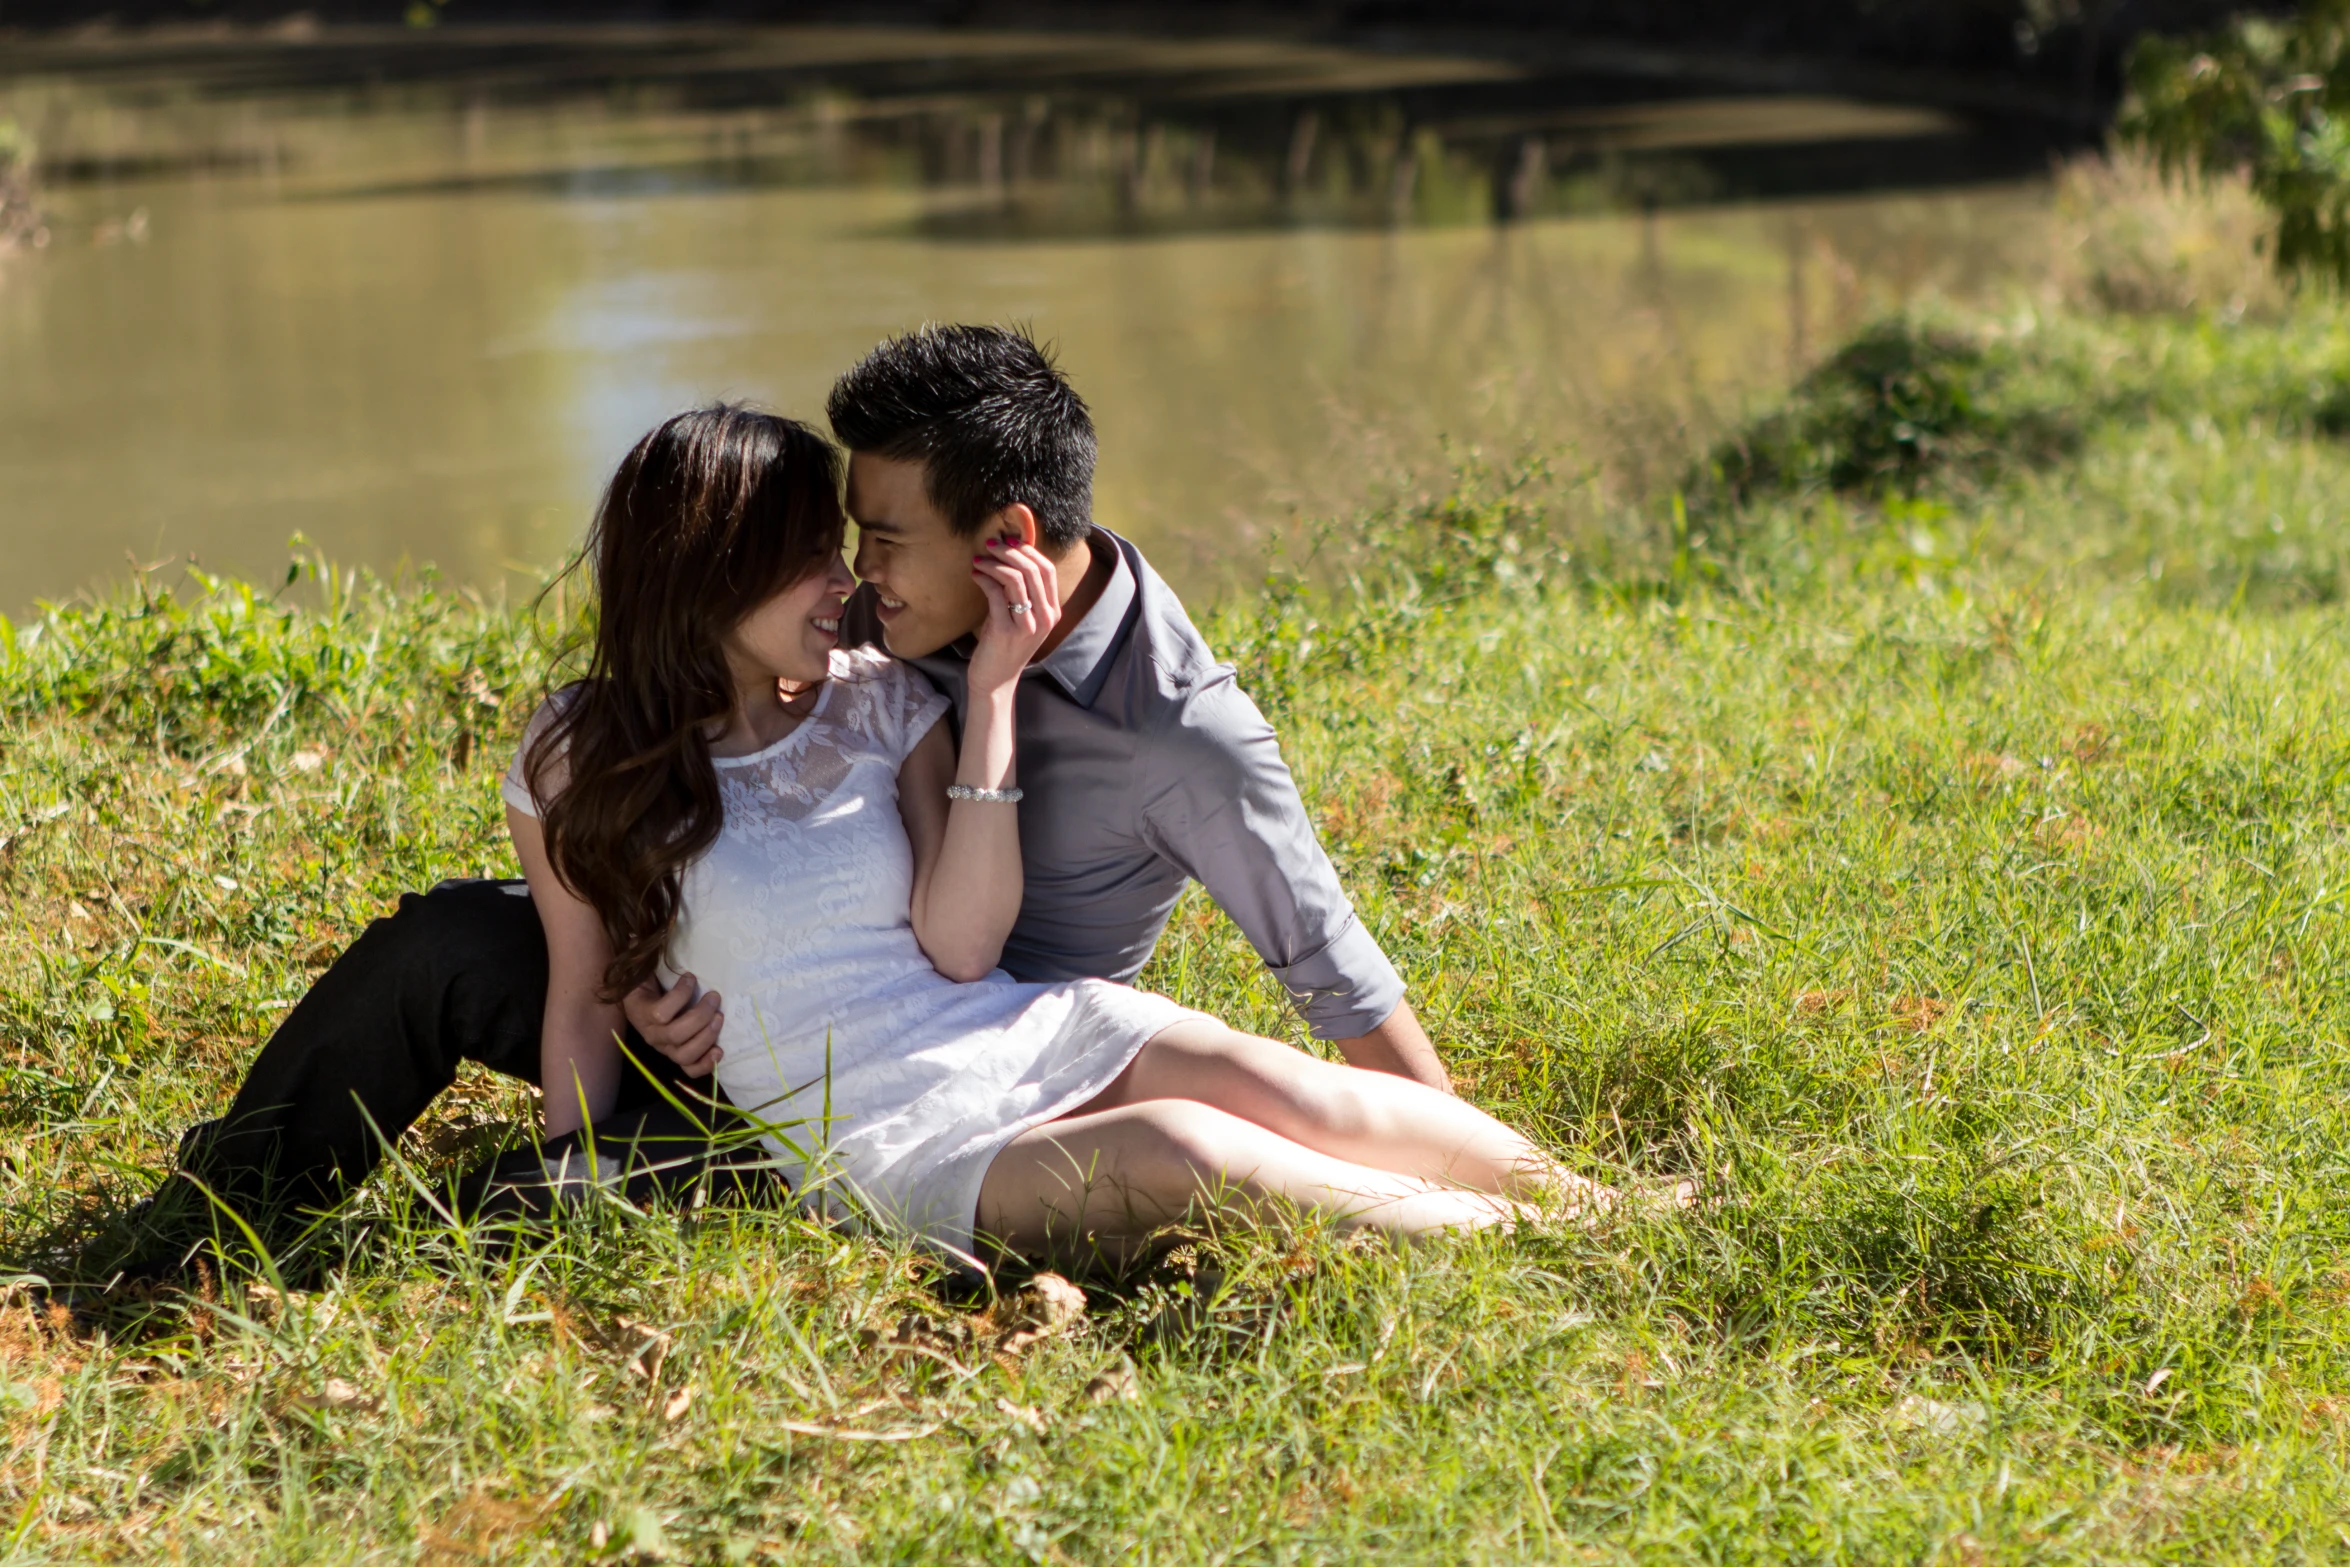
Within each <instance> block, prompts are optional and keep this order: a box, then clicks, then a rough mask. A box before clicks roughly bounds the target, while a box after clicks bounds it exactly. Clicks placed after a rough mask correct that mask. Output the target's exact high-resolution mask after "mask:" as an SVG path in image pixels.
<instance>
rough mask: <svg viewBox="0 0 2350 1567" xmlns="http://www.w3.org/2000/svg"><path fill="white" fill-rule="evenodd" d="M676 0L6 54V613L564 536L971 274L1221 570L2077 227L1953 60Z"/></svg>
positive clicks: (939, 315) (1108, 444)
mask: <svg viewBox="0 0 2350 1567" xmlns="http://www.w3.org/2000/svg"><path fill="white" fill-rule="evenodd" d="M675 36H676V35H673V34H648V35H645V38H644V39H643V40H641V41H640V43H639V44H637V45H634V46H630V47H627V48H616V47H615V46H614V44H613V42H612V40H611V39H610V38H609V37H608V36H603V37H600V38H599V39H597V40H595V48H594V49H593V50H590V51H589V53H588V58H590V59H591V60H593V61H596V62H600V63H598V64H597V66H596V69H595V70H592V71H587V70H581V69H579V68H578V67H577V64H576V61H575V60H574V59H573V57H572V56H569V55H560V54H555V55H550V53H549V51H548V50H547V49H546V48H545V47H544V46H543V41H541V43H539V44H537V45H528V44H527V41H526V44H518V45H516V47H515V48H514V49H512V50H510V51H508V52H507V53H504V54H496V53H494V52H493V55H492V56H491V57H488V58H486V59H484V58H476V57H475V56H472V55H468V56H464V57H462V58H459V57H456V56H452V55H449V54H447V53H444V54H442V55H440V56H432V55H429V54H417V53H410V54H400V55H398V56H397V57H396V58H397V60H398V61H399V62H401V69H399V70H396V71H393V72H390V73H388V74H387V73H385V72H384V71H383V70H381V69H380V58H381V56H380V55H379V56H378V59H379V66H378V67H368V66H367V65H366V64H365V61H366V59H367V55H366V52H365V51H364V50H357V51H343V52H339V53H338V52H335V51H331V50H327V49H325V48H324V47H323V46H321V45H319V44H318V43H316V42H315V41H306V40H289V41H287V42H286V43H285V44H284V45H283V47H276V46H272V47H271V48H267V49H256V48H251V47H247V48H242V49H236V50H230V49H213V48H210V47H205V48H194V47H191V49H189V50H184V51H180V52H177V53H175V52H173V51H169V50H154V49H149V50H146V51H145V52H138V51H131V52H128V53H126V52H125V51H124V49H123V48H122V47H121V46H103V47H102V46H90V47H86V48H60V49H57V50H53V51H51V52H49V53H48V54H40V53H36V52H29V51H28V52H25V53H22V54H20V56H19V57H18V58H16V59H14V60H12V61H11V62H9V64H8V65H6V66H0V70H7V69H13V70H15V71H16V72H17V74H15V75H14V76H12V77H8V78H5V79H0V117H9V116H13V117H14V118H15V119H16V120H18V122H19V123H20V124H21V125H22V126H24V127H25V128H26V129H27V130H29V131H30V132H31V133H32V134H33V135H34V136H35V137H36V138H37V139H38V141H39V143H40V146H41V151H42V158H43V169H44V172H45V181H44V197H43V199H44V201H45V203H46V206H47V212H48V229H49V240H50V242H49V243H48V244H47V245H46V246H45V247H44V248H42V249H39V250H23V251H20V252H19V253H18V254H16V255H14V256H13V257H10V258H7V259H6V260H5V261H0V550H4V553H0V560H4V561H5V565H4V566H0V612H5V613H9V614H22V613H23V612H25V611H26V610H27V609H29V608H30V607H31V606H32V605H33V604H34V603H35V601H37V600H41V599H55V598H62V597H66V596H69V595H71V594H74V593H76V592H79V591H83V590H86V589H88V588H90V587H92V586H94V585H103V584H105V583H107V582H110V581H115V580H120V579H121V578H122V577H123V576H124V575H125V574H126V573H127V572H128V571H129V570H130V569H131V567H132V565H133V564H134V563H137V564H142V565H145V564H154V563H163V562H178V561H189V560H193V561H197V562H200V563H201V564H202V565H203V566H204V567H205V568H206V569H209V570H214V571H226V572H231V573H235V574H238V575H244V576H250V577H255V578H258V579H262V580H276V579H277V578H279V577H280V576H282V574H283V573H284V571H285V568H286V565H287V562H288V560H289V555H290V551H291V550H292V549H294V548H297V547H299V548H303V549H308V548H315V549H317V550H321V551H323V552H324V553H325V554H326V555H327V556H328V557H329V558H331V559H332V560H334V561H336V562H337V563H340V564H347V565H367V566H371V567H375V568H377V569H380V570H384V571H392V570H395V569H399V568H402V567H417V566H422V565H426V564H430V565H431V566H433V567H435V568H437V569H438V570H439V571H440V572H442V573H443V574H444V575H446V576H447V577H449V578H452V579H455V580H458V581H462V582H466V583H470V584H477V585H480V586H483V587H485V588H488V589H492V590H498V589H505V590H509V591H511V590H518V589H522V588H526V587H528V586H529V585H530V584H533V583H535V582H536V581H537V580H538V579H539V578H540V577H541V576H542V574H543V573H544V572H545V571H546V569H547V568H548V567H549V566H550V565H551V564H553V563H556V562H558V561H560V560H561V559H562V558H563V557H564V556H565V555H566V553H567V552H568V551H569V549H570V548H571V547H572V546H573V545H574V544H575V542H576V541H577V539H578V537H579V534H580V531H581V529H582V527H583V526H584V524H585V521H586V519H587V516H588V513H589V510H590V508H591V506H592V504H593V501H594V497H595V494H596V491H597V489H598V486H599V484H600V482H601V480H602V479H603V477H604V476H605V475H606V474H607V473H608V471H609V470H610V468H611V466H612V464H613V463H614V462H615V461H616V460H617V459H618V457H619V455H620V454H621V452H622V451H623V450H624V449H625V448H626V446H627V445H628V443H629V442H630V441H631V440H632V439H633V438H634V437H635V436H636V435H637V434H639V433H640V432H641V431H642V430H644V429H645V428H646V427H648V426H649V425H650V424H652V423H653V422H655V421H656V420H658V419H659V418H660V417H661V416H663V415H664V414H667V413H669V412H671V411H673V410H675V409H677V408H680V407H683V406H686V405H688V404H691V403H695V402H698V401H702V400H706V399H710V398H715V397H727V398H744V399H750V400H754V401H756V402H759V403H762V404H765V405H767V406H769V407H773V408H776V409H779V410H782V411H785V412H789V413H793V414H797V415H800V416H802V417H807V418H811V419H817V420H820V419H821V415H822V405H823V398H824V393H825V390H826V388H827V386H828V385H829V383H830V382H831V379H832V378H833V376H834V375H835V374H837V373H838V372H839V371H840V370H841V369H842V368H844V367H845V366H846V365H848V364H849V363H850V362H852V361H853V360H854V359H855V358H856V357H857V356H858V355H859V354H861V353H862V352H863V351H865V350H866V349H867V348H869V347H870V346H871V345H872V344H873V343H874V342H875V341H876V340H877V339H879V338H880V337H882V336H883V335H885V334H887V333H890V332H893V331H897V330H900V329H903V328H905V327H908V326H911V325H913V324H915V323H918V322H920V321H923V320H926V319H940V320H943V319H966V320H980V321H1012V322H1024V323H1028V324H1030V325H1032V326H1033V327H1034V329H1035V330H1036V331H1037V332H1038V333H1039V334H1040V335H1041V336H1044V337H1047V338H1050V339H1052V340H1053V341H1054V342H1056V343H1057V344H1058V345H1059V350H1060V352H1061V355H1062V357H1063V361H1064V363H1065V364H1066V366H1067V367H1068V369H1069V370H1070V372H1071V373H1072V375H1073V376H1074V378H1075V380H1076V383H1077V385H1078V387H1079V389H1080V390H1081V391H1082V392H1083V393H1084V394H1085V396H1086V397H1087V398H1088V400H1089V401H1090V402H1091V404H1092V406H1093V409H1094V412H1095V415H1096V418H1097V421H1098V423H1099V426H1100V432H1101V444H1102V460H1101V471H1100V476H1099V482H1098V491H1097V508H1098V512H1099V515H1100V517H1101V519H1102V520H1103V521H1104V522H1106V523H1108V524H1109V525H1110V526H1112V527H1115V528H1118V529H1121V530H1123V531H1125V532H1127V533H1129V534H1130V535H1132V536H1133V537H1135V538H1136V539H1138V540H1139V541H1140V542H1141V543H1142V544H1143V545H1144V547H1145V548H1146V549H1147V550H1149V551H1150V552H1151V553H1152V555H1153V557H1154V559H1155V560H1157V561H1158V562H1159V563H1160V564H1161V566H1162V568H1163V569H1165V570H1166V571H1167V572H1168V574H1169V575H1170V576H1171V577H1173V578H1174V579H1175V580H1176V581H1177V582H1178V583H1179V584H1181V585H1184V586H1186V587H1188V588H1191V589H1194V590H1198V591H1206V590H1209V589H1211V588H1212V587H1213V586H1214V585H1216V584H1217V583H1219V582H1221V581H1224V580H1227V579H1228V578H1229V577H1230V576H1231V575H1232V574H1234V573H1244V572H1246V571H1248V570H1249V569H1251V568H1252V567H1253V565H1254V564H1255V562H1256V561H1257V560H1258V559H1259V551H1260V546H1261V541H1262V540H1263V539H1264V538H1265V537H1266V536H1267V535H1268V534H1269V533H1270V532H1272V531H1275V530H1278V529H1279V528H1281V527H1282V526H1284V525H1285V523H1286V522H1287V521H1288V519H1290V518H1291V517H1293V516H1294V515H1296V514H1297V513H1298V512H1299V511H1300V510H1301V509H1302V510H1304V511H1307V512H1328V511H1332V510H1335V509H1338V508H1340V507H1343V506H1345V505H1347V504H1349V503H1350V502H1352V501H1355V500H1357V499H1359V498H1361V497H1363V496H1364V495H1366V494H1368V493H1373V492H1375V491H1377V490H1378V489H1379V488H1380V487H1381V486H1383V485H1386V484H1389V483H1391V482H1393V481H1394V480H1395V478H1396V477H1397V476H1398V475H1400V474H1403V473H1407V472H1411V471H1414V470H1417V471H1420V472H1423V473H1424V472H1426V471H1428V470H1429V469H1430V468H1431V466H1432V465H1434V464H1437V463H1440V462H1441V461H1442V460H1443V452H1442V447H1441V444H1440V443H1441V442H1443V441H1446V440H1450V441H1452V442H1455V443H1461V444H1469V445H1479V446H1482V447H1484V448H1485V449H1487V450H1490V451H1496V452H1505V453H1506V452H1510V451H1515V450H1518V449H1522V448H1526V447H1530V446H1531V447H1537V448H1541V449H1544V450H1550V451H1556V452H1559V453H1562V454H1564V455H1565V456H1566V457H1567V459H1568V460H1570V461H1572V460H1578V459H1579V457H1580V456H1585V455H1590V454H1595V453H1599V452H1601V451H1604V450H1610V449H1613V448H1616V447H1621V446H1622V445H1623V444H1624V443H1626V442H1635V443H1637V442H1640V441H1643V440H1646V441H1651V442H1656V443H1663V444H1671V443H1674V442H1684V443H1685V441H1686V439H1687V436H1686V433H1685V432H1686V431H1687V429H1689V428H1690V427H1691V426H1692V425H1693V424H1694V425H1696V426H1698V427H1700V428H1702V427H1704V426H1705V425H1706V424H1707V423H1708V422H1709V421H1714V420H1718V419H1720V418H1722V417H1726V416H1727V415H1729V414H1731V413H1734V412H1735V411H1736V409H1737V408H1738V407H1739V406H1741V405H1742V404H1743V403H1745V402H1746V401H1749V400H1751V399H1753V398H1755V397H1758V396H1767V395H1769V394H1770V393H1771V392H1772V391H1774V390H1775V389H1777V388H1779V387H1781V386H1783V385H1784V384H1786V382H1787V381H1788V380H1789V378H1790V377H1791V376H1792V375H1793V374H1794V373H1796V372H1797V371H1798V370H1799V369H1800V368H1801V367H1802V366H1804V365H1805V364H1807V363H1809V362H1810V361H1811V360H1812V359H1813V358H1814V357H1815V356H1816V355H1817V354H1818V353H1820V352H1821V351H1823V349H1824V348H1825V347H1827V346H1831V345H1832V344H1833V343H1834V341H1835V340H1836V337H1837V335H1838V334H1839V333H1840V332H1842V331H1844V330H1847V329H1849V327H1850V326H1851V325H1852V324H1854V323H1855V322H1856V321H1857V320H1858V319H1859V318H1860V317H1861V316H1863V315H1864V314H1866V313H1867V312H1869V311H1871V310H1875V309H1880V308H1883V307H1885V306H1887V305H1889V304H1892V303H1894V302H1897V301H1901V300H1906V299H1910V298H1914V297H1916V296H1918V295H1921V294H1929V293H1939V294H1943V295H1952V296H1966V295H1970V294H1979V293H1981V292H1982V291H1984V290H1987V289H1991V288H1994V287H1997V286H2000V285H2001V284H2003V283H2004V282H2006V281H2007V280H2009V279H2011V278H2013V277H2015V276H2017V275H2019V274H2020V273H2022V272H2024V271H2026V270H2028V269H2031V268H2033V267H2036V266H2037V265H2039V264H2040V263H2041V261H2042V260H2043V257H2044V248H2045V244H2046V241H2045V238H2044V233H2043V225H2042V218H2041V214H2042V211H2043V207H2044V198H2043V194H2042V190H2041V186H2040V185H2039V184H2038V183H2037V182H2036V181H2035V180H2033V179H2031V178H2027V177H2023V176H2024V172H2025V171H2028V170H2029V169H2031V168H2033V167H2035V166H2036V162H2035V160H2040V159H2044V157H2045V153H2044V152H2041V151H2034V150H2033V149H2031V148H2029V147H2024V148H2022V149H2021V150H2020V151H2019V148H2018V145H2017V143H2016V142H2015V140H2014V139H2013V138H2012V137H2010V138H2008V139H2005V140H1998V139H1988V138H1987V137H1986V133H1984V132H1982V131H1980V130H1978V129H1975V128H1972V127H1970V126H1969V125H1968V124H1967V123H1966V122H1963V121H1960V120H1957V119H1954V118H1952V117H1951V116H1949V115H1947V114H1944V113H1941V112H1939V111H1933V110H1925V109H1918V108H1915V107H1902V108H1886V107H1881V106H1873V105H1868V104H1863V103H1858V102H1849V101H1843V100H1839V99H1834V98H1827V97H1785V96H1779V97H1755V96H1752V95H1741V94H1738V93H1731V92H1713V91H1707V90H1703V84H1699V85H1698V86H1697V87H1691V86H1690V85H1688V84H1686V83H1681V84H1676V85H1675V86H1674V87H1672V88H1671V90H1669V91H1659V90H1657V89H1655V87H1654V84H1646V85H1644V84H1641V83H1638V82H1631V83H1627V82H1625V81H1622V80H1615V79H1606V78H1594V77H1591V76H1589V75H1588V74H1585V75H1572V74H1560V73H1555V72H1554V73H1552V74H1551V75H1550V76H1548V77H1543V78H1541V79H1539V80H1537V79H1536V75H1537V73H1533V72H1531V71H1529V70H1523V69H1519V68H1517V67H1514V66H1512V65H1510V64H1509V63H1507V62H1495V61H1486V60H1473V59H1459V60H1454V59H1417V58H1405V57H1396V56H1387V55H1363V54H1353V53H1349V52H1347V51H1343V50H1335V49H1306V48H1302V47H1296V46H1287V45H1275V44H1233V43H1199V42H1192V43H1157V44H1153V43H1148V42H1137V41H1104V40H1091V41H1087V40H1076V41H1072V40H1067V39H1048V40H1038V39H1033V38H1031V39H1019V38H1002V37H989V36H987V35H973V34H954V35H926V34H920V33H905V32H881V31H870V32H860V31H840V30H830V31H815V30H803V31H797V32H769V33H761V34H757V35H744V36H743V37H742V38H738V39H735V40H733V41H732V42H731V43H730V42H729V41H727V40H725V39H718V40H711V41H708V47H707V48H706V49H705V50H704V52H703V54H701V55H698V56H694V55H691V54H690V51H689V52H688V55H689V57H688V58H686V61H685V64H684V65H682V66H681V65H679V64H678V61H677V57H676V55H675V52H674V50H673V51H672V52H671V53H670V54H666V55H665V54H663V53H662V52H661V51H662V50H663V49H664V48H668V47H669V46H670V45H671V43H672V42H673V41H674V38H675ZM387 47H388V46H387ZM443 47H444V49H446V47H447V46H443ZM306 51H307V52H306ZM598 51H601V52H598ZM477 53H478V51H477ZM436 61H437V62H438V63H437V64H436ZM550 61H552V63H550ZM696 61H700V62H703V63H700V64H697V63H696ZM637 77H641V78H642V79H641V80H637V79H634V78H637ZM1007 84H1010V85H1009V86H1007ZM1911 176H1914V179H1913V178H1911ZM1870 186H1878V187H1888V188H1878V189H1867V188H1865V187H1870ZM1856 187H1863V188H1859V189H1856ZM1904 187H1909V188H1904ZM1790 193H1791V194H1790ZM1758 194H1760V195H1767V196H1771V197H1772V198H1773V199H1768V200H1758V199H1755V198H1756V196H1757V195H1758ZM1676 449H1677V448H1676ZM297 539H300V540H306V541H307V543H306V544H304V545H299V546H296V545H295V544H294V543H293V542H292V541H295V540H297Z"/></svg>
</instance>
